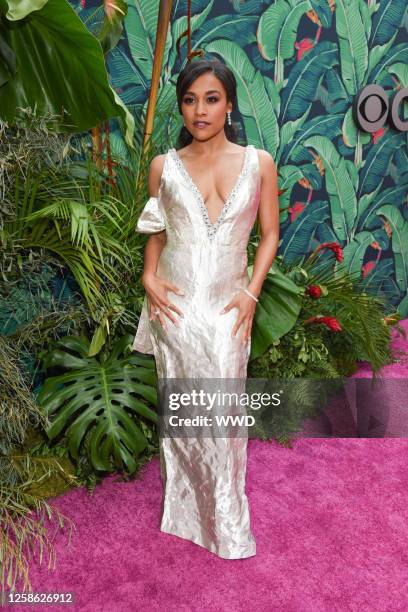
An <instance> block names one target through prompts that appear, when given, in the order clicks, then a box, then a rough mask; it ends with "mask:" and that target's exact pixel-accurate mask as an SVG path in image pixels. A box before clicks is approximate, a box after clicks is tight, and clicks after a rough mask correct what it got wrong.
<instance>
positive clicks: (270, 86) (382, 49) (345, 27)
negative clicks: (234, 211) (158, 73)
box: [71, 0, 408, 317]
mask: <svg viewBox="0 0 408 612" xmlns="http://www.w3.org/2000/svg"><path fill="white" fill-rule="evenodd" d="M71 4H72V6H73V8H74V9H75V11H76V12H77V13H78V15H79V16H80V18H81V19H82V20H83V22H84V23H85V24H86V26H87V27H88V29H89V30H90V31H93V32H99V31H100V30H101V27H102V26H103V19H104V12H103V9H101V6H100V2H98V1H96V0H81V1H80V2H72V3H71ZM158 7H159V3H158V0H132V1H130V2H128V3H127V10H126V15H125V16H124V19H123V28H122V30H121V32H120V35H118V36H117V41H115V42H116V44H115V46H113V47H112V48H111V49H110V51H109V52H108V54H107V56H106V63H107V67H108V71H109V74H110V78H111V86H112V88H113V89H114V90H115V91H116V93H117V94H118V95H119V96H120V98H121V100H122V101H123V102H124V103H125V104H126V105H127V107H128V108H129V109H130V110H131V112H134V113H138V112H141V111H143V110H145V107H146V102H147V99H148V96H149V86H150V78H151V73H152V65H153V57H154V44H155V34H156V27H157V15H158ZM186 27H187V2H185V1H178V0H176V1H175V2H174V3H173V17H172V19H171V23H170V28H169V32H168V36H167V42H166V48H165V53H164V58H163V68H162V77H161V87H160V92H159V97H158V101H157V112H156V119H155V125H154V131H155V133H159V132H161V133H163V138H165V139H166V141H167V142H168V141H169V140H170V141H172V142H175V140H176V136H177V134H178V131H179V129H180V127H181V116H180V115H179V114H178V110H177V105H176V93H175V83H176V79H177V75H178V73H179V72H180V70H181V69H182V68H183V67H184V65H185V62H186V59H185V58H186V53H187V52H186V38H184V39H182V40H181V57H178V54H177V48H176V41H177V38H178V37H179V36H180V35H181V33H182V32H183V31H184V30H185V29H186ZM191 34H192V51H194V50H196V49H203V50H204V52H205V57H220V58H221V59H222V60H223V61H225V62H226V64H227V65H228V66H229V67H230V68H231V69H232V70H233V72H234V74H235V77H236V79H237V83H238V108H236V109H235V110H234V113H233V116H232V118H233V121H235V122H236V124H237V125H238V126H239V129H240V136H241V140H242V143H245V142H248V143H251V144H253V145H255V146H256V147H258V148H263V149H266V150H267V151H269V153H270V154H271V155H272V156H273V158H274V160H275V162H276V164H277V167H278V172H279V187H280V189H284V190H285V191H284V193H283V194H282V195H281V196H280V208H281V216H280V220H281V237H282V239H281V243H280V246H279V251H278V254H280V255H283V256H284V258H285V259H286V260H287V261H293V260H295V259H296V258H298V257H300V256H302V255H304V254H305V253H306V252H307V251H309V250H310V249H311V248H313V247H314V246H316V245H317V244H319V243H322V242H325V241H337V242H339V243H340V244H341V245H342V247H343V250H344V266H345V267H346V268H347V270H349V271H351V272H352V273H353V274H355V275H357V276H362V277H363V279H364V283H365V286H366V288H367V291H370V292H378V293H379V294H381V295H383V296H384V295H385V296H387V300H388V301H389V303H390V304H392V305H394V306H397V307H398V310H399V312H400V314H401V316H402V317H406V316H408V274H407V272H408V225H407V220H408V207H407V191H408V190H407V187H408V152H407V133H406V132H402V131H401V132H400V131H397V130H394V129H392V128H391V126H389V125H388V124H387V123H384V126H383V127H382V128H381V129H379V130H378V131H377V132H374V133H367V132H363V131H361V130H357V128H356V125H355V123H354V121H353V117H352V102H353V98H354V97H355V96H356V94H357V92H358V91H359V90H360V89H361V88H362V87H363V86H364V85H368V84H378V85H381V86H382V87H383V88H384V89H385V90H386V91H387V93H388V95H389V96H392V94H393V93H395V92H396V91H398V90H399V89H401V88H403V87H407V86H408V68H407V66H408V44H407V39H408V35H407V34H408V16H407V4H406V0H380V1H377V2H375V1H371V0H275V1H272V0H249V1H246V2H245V1H240V0H230V1H226V0H217V1H216V2H215V1H214V0H211V1H208V0H194V1H193V2H192V20H191ZM405 104H406V106H405V108H404V109H403V111H404V110H405V113H404V116H405V117H406V116H408V114H407V113H406V109H407V107H408V103H405ZM111 146H112V148H113V151H114V152H115V153H116V154H117V155H122V156H124V157H126V147H125V144H124V142H123V138H122V137H121V135H120V132H119V131H118V130H117V129H116V130H115V129H114V122H112V129H111Z"/></svg>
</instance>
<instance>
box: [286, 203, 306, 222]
mask: <svg viewBox="0 0 408 612" xmlns="http://www.w3.org/2000/svg"><path fill="white" fill-rule="evenodd" d="M304 208H305V204H304V203H303V202H295V203H294V204H293V206H290V207H289V208H288V210H289V212H290V222H291V223H293V221H294V220H295V219H296V217H297V216H298V215H300V213H301V212H302V211H303V210H304Z"/></svg>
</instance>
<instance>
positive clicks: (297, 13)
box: [257, 0, 312, 61]
mask: <svg viewBox="0 0 408 612" xmlns="http://www.w3.org/2000/svg"><path fill="white" fill-rule="evenodd" d="M311 9H312V6H311V4H310V2H309V0H276V2H274V3H273V4H272V5H271V6H269V7H268V8H267V9H266V11H264V12H263V13H262V15H261V18H260V19H259V26H258V32H257V38H258V45H259V51H260V53H261V54H262V56H263V57H264V58H265V59H267V60H269V61H271V60H274V59H277V60H283V59H289V58H290V57H293V55H294V53H295V42H296V37H297V32H298V26H299V21H300V19H301V17H303V15H304V14H305V13H306V12H307V11H310V10H311Z"/></svg>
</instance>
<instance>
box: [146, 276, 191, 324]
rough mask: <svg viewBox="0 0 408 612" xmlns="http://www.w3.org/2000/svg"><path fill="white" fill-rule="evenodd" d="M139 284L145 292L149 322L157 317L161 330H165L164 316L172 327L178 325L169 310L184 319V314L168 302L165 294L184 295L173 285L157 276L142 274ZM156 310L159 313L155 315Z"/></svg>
mask: <svg viewBox="0 0 408 612" xmlns="http://www.w3.org/2000/svg"><path fill="white" fill-rule="evenodd" d="M141 282H142V285H143V287H144V288H145V290H146V294H147V298H148V302H149V309H150V314H149V318H150V321H152V320H153V319H155V317H157V318H158V319H159V321H160V323H161V325H162V326H163V328H164V329H167V325H166V324H165V316H164V315H166V317H168V318H169V319H170V320H171V321H172V322H173V324H174V325H178V324H179V323H178V321H177V318H176V317H175V316H174V315H173V314H171V310H174V312H176V313H178V314H179V315H180V316H182V317H184V314H183V313H182V311H181V310H180V309H179V308H178V307H177V306H176V305H175V304H173V303H172V302H170V299H169V298H168V296H167V292H168V291H173V293H177V295H184V292H183V291H182V290H181V289H179V287H177V286H176V285H174V284H173V283H170V282H169V281H167V280H165V279H164V278H160V277H159V276H157V274H143V276H142V278H141ZM156 310H159V311H160V312H159V313H158V314H155V311H156Z"/></svg>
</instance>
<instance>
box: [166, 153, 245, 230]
mask: <svg viewBox="0 0 408 612" xmlns="http://www.w3.org/2000/svg"><path fill="white" fill-rule="evenodd" d="M251 146H252V145H247V146H246V147H245V153H244V159H243V162H242V167H241V171H240V173H239V174H238V176H237V178H236V180H235V183H234V185H233V187H232V189H231V191H230V193H229V195H228V197H227V199H226V200H225V201H224V203H223V205H222V207H221V211H220V214H219V215H218V217H217V219H216V220H215V222H214V223H212V221H211V220H210V216H209V214H208V208H207V206H206V203H205V201H204V198H203V196H202V193H201V191H200V190H199V189H198V187H197V185H196V184H195V182H194V181H193V179H192V178H191V174H190V173H189V172H188V170H187V168H186V166H185V165H184V162H183V161H182V159H181V157H180V156H179V154H178V153H177V151H176V149H174V148H172V149H170V151H171V152H172V154H173V157H174V160H175V161H176V163H177V166H178V168H179V169H180V171H181V173H182V174H183V176H184V178H185V179H186V181H187V183H188V184H189V185H190V187H191V189H192V190H193V192H194V193H195V195H196V198H197V201H198V203H199V205H200V208H201V211H202V214H203V217H204V222H205V224H206V226H207V232H208V236H209V237H210V238H213V237H214V235H215V232H216V231H217V229H218V227H219V226H220V223H221V221H222V220H223V218H224V217H225V214H226V212H227V209H228V207H229V205H230V204H231V202H232V200H233V198H234V196H235V194H236V192H237V191H238V189H239V187H240V184H241V181H242V179H243V178H244V176H245V174H246V170H247V166H248V160H249V149H250V147H251Z"/></svg>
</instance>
